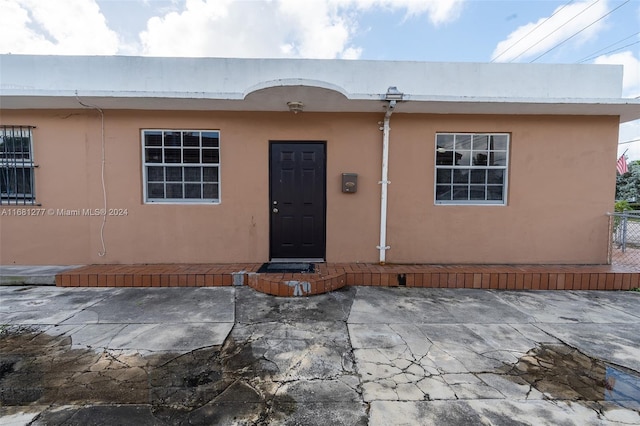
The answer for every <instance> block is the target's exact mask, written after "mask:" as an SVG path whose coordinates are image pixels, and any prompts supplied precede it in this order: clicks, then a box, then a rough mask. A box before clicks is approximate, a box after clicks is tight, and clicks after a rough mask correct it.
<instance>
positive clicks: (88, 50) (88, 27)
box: [0, 0, 119, 55]
mask: <svg viewBox="0 0 640 426" xmlns="http://www.w3.org/2000/svg"><path fill="white" fill-rule="evenodd" d="M0 10H1V11H2V13H0V52H1V53H16V54H17V53H26V54H52V55H68V54H76V55H81V54H96V55H112V54H115V53H117V52H118V46H119V40H118V35H117V34H116V33H115V32H114V31H112V30H111V29H109V27H108V26H107V23H106V20H105V18H104V16H103V15H102V13H101V12H100V8H99V7H98V5H97V3H96V2H95V0H64V1H51V0H0Z"/></svg>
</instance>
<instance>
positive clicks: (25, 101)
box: [0, 55, 640, 121]
mask: <svg viewBox="0 0 640 426" xmlns="http://www.w3.org/2000/svg"><path fill="white" fill-rule="evenodd" d="M389 86H396V87H398V89H399V90H400V91H401V92H403V93H404V94H405V96H404V101H403V102H402V103H401V104H400V105H398V108H397V110H396V112H398V113H402V112H406V113H442V114H452V113H459V114H563V115H564V114H568V115H615V116H619V117H620V120H621V121H630V120H634V119H638V118H640V100H639V99H624V98H621V93H622V66H618V65H553V64H477V63H429V62H394V61H345V60H307V59H224V58H151V57H126V56H31V55H0V107H1V108H2V109H39V108H40V109H60V108H64V109H69V108H72V109H73V108H78V107H79V104H78V102H77V99H76V93H77V94H78V96H80V97H81V98H82V99H83V102H85V103H90V104H94V105H98V106H100V107H101V108H103V109H158V110H167V109H170V110H220V111H222V110H229V111H287V110H288V109H287V106H286V102H288V101H301V102H303V103H304V105H305V108H304V110H305V111H307V112H313V111H318V112H374V111H375V112H380V111H382V106H383V102H382V101H383V100H384V95H385V93H386V91H387V88H388V87H389Z"/></svg>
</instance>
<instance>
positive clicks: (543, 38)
mask: <svg viewBox="0 0 640 426" xmlns="http://www.w3.org/2000/svg"><path fill="white" fill-rule="evenodd" d="M599 1H600V0H595V1H594V2H593V3H591V4H589V6H587V7H585V8H584V9H582V10H581V11H580V12H578V13H577V14H576V15H574V16H573V17H572V18H571V19H569V20H567V21H566V22H565V23H564V24H562V25H560V26H559V27H558V28H556V29H555V30H553V31H551V32H550V33H549V34H547V35H546V36H544V37H542V38H541V39H540V40H538V41H537V42H536V43H534V44H533V45H531V46H529V48H527V49H525V50H524V51H523V52H522V53H520V54H519V55H518V56H516V57H515V58H513V59H511V61H509V62H513V61H514V60H516V59H518V58H519V57H520V56H522V55H524V54H525V53H527V52H528V51H529V50H531V49H533V48H534V47H536V46H537V45H538V44H540V43H542V42H543V41H544V40H546V39H547V38H549V37H550V36H551V35H552V34H554V33H555V32H556V31H558V30H560V28H562V27H564V26H565V25H567V24H568V23H569V22H571V21H573V20H574V19H576V18H577V17H578V16H580V15H582V14H583V13H584V12H586V11H587V10H588V9H590V8H591V7H593V6H595V5H596V3H598V2H599Z"/></svg>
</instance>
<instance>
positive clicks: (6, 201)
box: [0, 125, 36, 206]
mask: <svg viewBox="0 0 640 426" xmlns="http://www.w3.org/2000/svg"><path fill="white" fill-rule="evenodd" d="M33 128H34V127H33V126H18V125H0V139H2V140H4V139H5V138H6V137H20V138H25V137H26V138H29V152H28V156H27V158H24V157H23V158H17V157H16V156H15V155H13V156H9V155H7V154H5V153H4V151H2V152H0V173H4V174H6V176H5V177H6V178H9V175H10V172H11V171H13V179H14V183H15V184H16V185H17V184H18V182H17V179H18V177H17V176H16V171H17V170H18V169H26V170H28V173H29V182H30V189H31V192H29V193H25V192H21V193H8V192H0V205H10V206H21V205H29V206H32V205H36V191H35V173H34V171H35V168H36V165H35V164H34V162H33ZM3 145H4V147H3V148H2V149H3V150H4V149H6V148H5V147H9V145H6V141H4V143H3ZM12 146H13V149H14V150H13V151H7V152H8V153H12V154H17V153H21V152H24V151H15V145H12ZM22 179H24V178H22ZM24 183H25V182H24V180H23V182H22V184H24ZM0 191H1V189H0Z"/></svg>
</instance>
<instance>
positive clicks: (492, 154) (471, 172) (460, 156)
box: [435, 133, 510, 205]
mask: <svg viewBox="0 0 640 426" xmlns="http://www.w3.org/2000/svg"><path fill="white" fill-rule="evenodd" d="M509 142H510V135H509V134H508V133H437V134H436V143H435V158H436V162H435V163H436V167H435V203H436V204H492V205H506V203H507V176H508V173H507V172H508V163H509Z"/></svg>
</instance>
